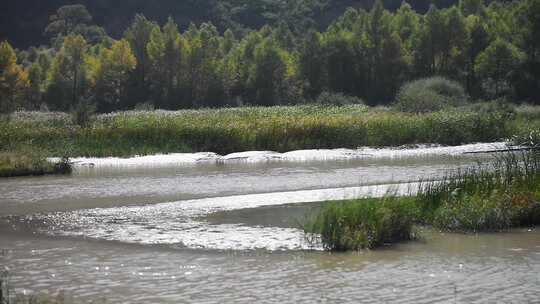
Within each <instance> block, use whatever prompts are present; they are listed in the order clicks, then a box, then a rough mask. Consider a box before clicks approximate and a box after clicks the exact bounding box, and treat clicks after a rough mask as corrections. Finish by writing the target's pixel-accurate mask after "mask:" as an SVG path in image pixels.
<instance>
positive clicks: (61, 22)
mask: <svg viewBox="0 0 540 304" xmlns="http://www.w3.org/2000/svg"><path fill="white" fill-rule="evenodd" d="M50 19H51V23H49V25H48V26H47V28H46V29H45V32H46V33H48V34H51V35H53V36H56V35H59V34H60V35H62V36H64V37H65V36H68V35H70V34H73V33H74V31H75V29H76V28H77V27H78V26H80V25H85V24H87V23H88V22H90V21H92V15H90V13H89V12H88V10H87V9H86V7H85V6H84V5H81V4H75V5H65V6H62V7H60V8H59V9H58V10H57V11H56V15H53V16H51V18H50Z"/></svg>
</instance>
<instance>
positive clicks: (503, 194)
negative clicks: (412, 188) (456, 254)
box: [303, 149, 540, 251]
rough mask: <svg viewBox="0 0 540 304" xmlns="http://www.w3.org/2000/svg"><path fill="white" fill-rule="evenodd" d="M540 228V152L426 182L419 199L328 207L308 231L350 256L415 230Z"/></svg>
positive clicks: (416, 196)
mask: <svg viewBox="0 0 540 304" xmlns="http://www.w3.org/2000/svg"><path fill="white" fill-rule="evenodd" d="M539 224H540V153H539V152H538V151H537V150H535V149H533V150H529V151H522V152H519V153H506V154H501V155H499V156H498V158H497V161H496V162H494V163H491V164H485V165H481V164H480V165H478V166H477V167H472V168H469V169H466V170H459V171H455V172H450V173H449V174H448V175H447V176H446V177H445V178H443V179H442V180H440V181H437V182H431V181H430V182H424V183H421V185H420V186H419V189H418V191H417V192H416V193H415V194H414V195H409V196H406V197H399V198H398V197H395V196H392V195H389V196H387V197H385V198H382V199H360V200H352V201H347V202H333V203H327V204H325V205H323V208H322V209H321V210H320V212H319V213H317V214H315V215H314V216H312V217H310V218H309V220H307V221H306V224H305V225H304V227H303V228H304V231H305V232H306V235H308V236H309V238H308V240H310V241H313V240H316V239H317V238H316V237H320V241H321V242H322V244H323V246H324V248H325V249H327V250H331V251H344V250H358V249H361V248H376V247H379V246H381V245H384V244H386V243H394V242H400V241H405V240H410V239H412V238H413V236H414V230H413V228H412V227H413V225H428V226H433V227H435V228H437V229H439V230H443V231H450V232H480V231H501V230H507V229H510V228H513V227H523V226H534V225H539ZM315 236H316V237H315Z"/></svg>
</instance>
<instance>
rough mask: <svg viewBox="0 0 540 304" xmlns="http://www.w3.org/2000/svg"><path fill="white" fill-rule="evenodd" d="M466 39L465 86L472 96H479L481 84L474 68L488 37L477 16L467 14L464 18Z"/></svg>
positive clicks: (486, 44) (487, 41)
mask: <svg viewBox="0 0 540 304" xmlns="http://www.w3.org/2000/svg"><path fill="white" fill-rule="evenodd" d="M465 23H466V27H467V32H468V41H467V50H466V54H467V56H466V57H467V59H466V69H465V70H466V73H467V77H466V78H467V79H466V88H467V91H468V92H469V94H470V95H471V96H472V97H473V98H479V97H481V86H480V83H479V81H478V79H477V76H476V72H475V69H474V66H475V63H476V58H477V57H478V55H479V54H480V53H481V52H482V51H483V50H485V49H486V47H487V46H488V44H489V37H488V33H487V30H486V28H485V25H484V23H483V22H482V20H481V19H480V18H479V17H478V16H474V15H469V17H467V18H466V20H465Z"/></svg>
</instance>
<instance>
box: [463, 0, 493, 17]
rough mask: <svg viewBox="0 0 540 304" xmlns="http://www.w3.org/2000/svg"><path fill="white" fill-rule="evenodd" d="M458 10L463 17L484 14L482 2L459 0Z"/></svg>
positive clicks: (480, 0)
mask: <svg viewBox="0 0 540 304" xmlns="http://www.w3.org/2000/svg"><path fill="white" fill-rule="evenodd" d="M459 9H460V10H461V13H462V14H463V15H464V16H465V17H468V16H470V15H474V16H484V15H485V13H486V12H485V10H486V7H485V5H484V0H460V1H459Z"/></svg>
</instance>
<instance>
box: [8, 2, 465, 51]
mask: <svg viewBox="0 0 540 304" xmlns="http://www.w3.org/2000/svg"><path fill="white" fill-rule="evenodd" d="M401 1H402V0H385V1H384V3H385V6H386V8H387V9H390V10H394V9H396V8H398V7H399V6H400V4H401ZM409 2H410V4H411V5H412V6H413V8H415V9H416V10H417V11H419V12H424V11H425V10H427V8H428V7H429V5H430V3H435V4H436V5H437V6H438V7H447V6H449V5H452V4H455V3H457V1H456V0H442V1H433V0H431V1H430V0H411V1H409ZM75 3H80V4H84V5H85V6H86V7H87V8H88V9H89V11H90V13H91V14H92V15H93V16H94V23H95V24H98V25H101V26H104V27H105V29H106V30H107V32H108V33H109V34H110V35H111V36H113V37H118V36H119V35H121V33H122V32H123V31H124V29H125V28H126V27H127V25H128V24H129V23H130V22H131V20H132V19H133V16H134V15H135V14H136V13H143V14H144V15H145V16H147V17H148V18H149V19H151V20H156V21H159V22H164V21H165V20H166V18H167V17H168V16H172V17H174V19H175V21H176V22H177V23H178V24H179V25H180V27H181V28H186V27H187V26H188V25H189V23H190V22H195V23H200V22H204V21H211V22H212V23H214V24H215V25H216V26H218V28H219V29H223V28H225V27H232V28H235V29H236V30H237V31H242V30H245V29H250V28H255V29H256V28H260V27H261V26H263V25H264V24H272V23H273V22H275V21H276V20H280V19H281V20H286V21H288V22H290V23H297V24H302V26H305V25H304V24H312V25H315V26H317V27H318V28H319V29H324V28H325V27H326V26H327V25H328V24H330V23H331V22H332V21H333V20H334V19H335V18H336V17H338V16H340V15H341V14H342V13H343V12H344V11H345V9H346V8H347V7H349V6H353V7H364V8H369V7H371V5H372V4H373V0H296V1H285V0H159V1H158V0H123V1H111V0H47V1H43V0H5V1H0V40H4V39H7V40H8V41H10V43H12V44H13V45H14V46H16V47H18V48H26V47H28V46H30V45H37V44H40V43H46V42H47V37H44V35H43V29H44V28H45V27H46V25H47V23H48V18H49V16H50V15H52V14H54V13H55V11H56V9H57V8H58V7H60V6H62V5H66V4H75ZM299 19H301V20H303V21H305V22H298V21H299Z"/></svg>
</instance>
